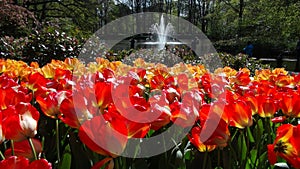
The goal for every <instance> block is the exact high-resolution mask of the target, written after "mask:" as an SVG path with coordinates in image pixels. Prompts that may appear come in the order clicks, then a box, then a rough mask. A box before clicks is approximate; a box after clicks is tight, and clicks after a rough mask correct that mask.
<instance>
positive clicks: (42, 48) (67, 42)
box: [0, 27, 82, 65]
mask: <svg viewBox="0 0 300 169" xmlns="http://www.w3.org/2000/svg"><path fill="white" fill-rule="evenodd" d="M81 43H82V42H80V40H78V39H76V38H72V37H70V36H68V35H67V34H66V33H64V32H59V31H57V30H55V29H52V28H51V27H48V28H46V29H43V30H41V31H35V32H34V33H32V34H30V35H29V36H28V37H25V38H22V37H21V38H16V39H15V38H13V37H8V36H5V37H2V38H0V48H1V53H0V56H1V57H2V58H10V59H17V60H19V59H22V60H23V61H25V62H27V63H31V62H33V61H36V62H38V63H39V64H41V65H44V64H46V63H50V62H51V60H52V59H58V60H64V59H65V58H68V57H70V58H72V57H77V56H78V55H79V53H80V49H81V45H80V44H81Z"/></svg>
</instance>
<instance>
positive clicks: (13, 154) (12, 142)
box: [10, 140, 15, 156]
mask: <svg viewBox="0 0 300 169" xmlns="http://www.w3.org/2000/svg"><path fill="white" fill-rule="evenodd" d="M10 145H11V155H12V156H15V146H14V141H13V140H11V141H10Z"/></svg>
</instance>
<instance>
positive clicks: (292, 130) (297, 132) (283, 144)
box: [268, 124, 300, 168]
mask: <svg viewBox="0 0 300 169" xmlns="http://www.w3.org/2000/svg"><path fill="white" fill-rule="evenodd" d="M299 139H300V125H297V126H293V125H291V124H283V125H281V126H280V127H278V129H277V132H276V138H275V140H274V143H273V144H270V145H268V158H269V161H270V163H271V164H275V163H276V161H277V157H278V156H279V157H281V158H283V159H285V160H286V161H287V162H288V163H290V164H291V165H292V166H293V167H295V168H300V145H299Z"/></svg>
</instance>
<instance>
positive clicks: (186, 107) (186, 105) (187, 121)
mask: <svg viewBox="0 0 300 169" xmlns="http://www.w3.org/2000/svg"><path fill="white" fill-rule="evenodd" d="M202 103H203V99H202V97H201V93H200V92H198V91H197V90H195V91H189V92H186V93H184V95H183V96H182V102H177V101H176V102H173V103H172V104H171V106H170V108H171V113H172V118H171V120H172V121H173V123H175V124H176V125H179V126H181V127H183V128H185V127H191V126H193V125H194V123H195V121H196V119H197V118H198V117H199V110H200V106H201V104H202Z"/></svg>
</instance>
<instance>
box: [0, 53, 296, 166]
mask: <svg viewBox="0 0 300 169" xmlns="http://www.w3.org/2000/svg"><path fill="white" fill-rule="evenodd" d="M0 71H1V76H0V90H1V102H0V104H1V113H0V117H2V121H0V122H1V123H0V124H1V130H0V139H1V142H2V144H1V152H2V158H3V160H2V161H1V162H0V168H9V167H12V166H15V167H20V166H21V168H26V167H27V168H31V169H32V168H64V169H65V168H101V167H102V168H117V169H123V168H124V169H125V168H216V167H219V168H273V166H272V165H274V164H275V163H276V162H277V161H278V162H282V161H285V162H287V163H288V165H290V166H292V167H294V168H300V147H299V144H298V142H299V140H300V138H299V136H300V125H298V118H299V117H300V106H299V103H300V93H299V84H300V75H289V74H288V72H286V71H285V70H284V69H274V70H270V69H263V70H256V72H255V75H254V76H253V77H251V76H250V71H249V70H248V69H246V68H244V69H240V70H234V69H232V68H230V67H224V68H219V69H217V70H216V71H215V72H214V73H210V72H209V71H207V70H206V69H205V68H204V67H203V66H201V65H197V66H192V65H188V64H177V65H175V66H173V67H166V66H165V65H162V64H151V63H146V62H144V61H143V60H141V59H137V60H135V62H134V65H133V66H129V65H125V64H122V62H109V61H108V60H105V59H102V58H98V59H97V60H96V62H95V63H90V64H89V65H84V64H82V63H81V62H80V61H79V60H77V59H66V60H65V61H58V60H52V62H51V63H49V64H47V65H45V66H43V67H39V65H38V64H37V63H34V62H33V63H31V65H30V66H28V65H27V64H26V63H24V62H22V61H15V60H1V61H0ZM126 117H134V120H133V119H128V118H126ZM171 126H177V127H179V128H181V129H183V130H186V129H188V131H187V134H186V136H185V137H183V138H182V139H181V140H180V142H175V143H174V145H173V146H172V148H171V149H170V150H166V151H165V152H163V153H162V154H157V155H155V156H149V157H144V158H133V157H128V156H127V157H126V156H122V154H126V153H127V151H128V150H127V149H126V148H127V147H128V146H129V144H130V140H131V139H133V138H153V137H155V136H157V135H160V134H161V133H164V132H167V131H168V130H170V127H171ZM212 129H213V130H212ZM207 132H208V133H210V134H209V135H208V136H207V137H206V138H203V137H202V136H201V133H207ZM116 133H118V134H116ZM109 142H110V143H109ZM98 143H101V144H100V145H99V144H98ZM101 145H104V147H103V146H101ZM105 145H113V147H110V148H108V147H105ZM136 146H137V147H136V148H138V145H136ZM162 146H163V145H162ZM151 148H153V149H156V148H159V147H151ZM141 151H142V150H141ZM137 154H138V153H137ZM12 168H13V167H12Z"/></svg>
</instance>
